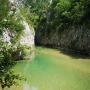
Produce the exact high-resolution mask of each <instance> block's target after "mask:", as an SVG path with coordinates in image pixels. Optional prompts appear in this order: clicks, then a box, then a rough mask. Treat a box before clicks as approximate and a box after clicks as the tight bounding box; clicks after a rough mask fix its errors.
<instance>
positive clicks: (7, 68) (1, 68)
mask: <svg viewBox="0 0 90 90" xmlns="http://www.w3.org/2000/svg"><path fill="white" fill-rule="evenodd" d="M0 42H1V43H0V84H1V87H2V88H5V87H10V86H12V85H15V84H16V80H17V79H21V77H20V76H19V75H15V74H14V73H13V71H12V70H11V69H12V67H13V66H14V65H15V63H16V62H15V59H14V58H13V56H12V53H13V52H15V51H16V48H14V47H13V46H11V45H8V44H7V43H3V42H2V41H1V40H0Z"/></svg>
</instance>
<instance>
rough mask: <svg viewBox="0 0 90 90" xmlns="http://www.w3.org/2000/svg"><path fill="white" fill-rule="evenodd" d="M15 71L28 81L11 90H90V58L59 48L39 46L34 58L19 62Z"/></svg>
mask: <svg viewBox="0 0 90 90" xmlns="http://www.w3.org/2000/svg"><path fill="white" fill-rule="evenodd" d="M14 71H15V73H19V74H21V75H23V76H24V77H25V78H26V81H24V82H23V84H22V85H21V86H18V87H12V88H11V89H9V90H90V60H89V59H80V58H79V59H76V58H72V57H70V56H67V55H64V54H62V53H60V52H59V51H57V50H53V49H47V48H40V47H39V48H37V49H36V53H35V57H34V58H33V59H32V60H26V61H20V62H18V63H17V65H16V66H15V68H14Z"/></svg>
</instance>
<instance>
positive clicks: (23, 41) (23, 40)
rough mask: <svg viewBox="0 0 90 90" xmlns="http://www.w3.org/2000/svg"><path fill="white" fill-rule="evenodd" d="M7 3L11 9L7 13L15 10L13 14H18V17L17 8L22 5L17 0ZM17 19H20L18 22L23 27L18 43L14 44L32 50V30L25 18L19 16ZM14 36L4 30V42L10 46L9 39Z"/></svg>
mask: <svg viewBox="0 0 90 90" xmlns="http://www.w3.org/2000/svg"><path fill="white" fill-rule="evenodd" d="M9 2H10V8H11V11H10V12H9V14H12V13H13V10H16V11H15V12H16V13H18V15H19V14H20V10H19V7H20V6H21V5H22V3H21V2H19V0H18V1H17V0H9ZM20 15H21V14H20ZM16 18H18V17H16ZM19 18H20V21H19V22H20V23H21V24H22V25H23V27H24V30H23V31H22V33H23V34H22V35H21V36H20V38H19V40H18V42H16V43H19V44H20V45H24V46H28V47H30V48H32V47H33V46H34V35H35V33H34V28H33V27H32V26H30V25H29V24H28V22H27V21H26V20H25V18H24V17H23V16H22V15H21V16H19ZM14 34H15V33H12V32H10V30H8V29H6V30H5V32H3V40H4V42H7V43H9V44H11V39H12V37H14V36H15V35H14Z"/></svg>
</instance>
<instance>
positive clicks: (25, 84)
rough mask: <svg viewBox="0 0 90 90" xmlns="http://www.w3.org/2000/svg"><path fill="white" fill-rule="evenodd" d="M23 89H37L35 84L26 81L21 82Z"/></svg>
mask: <svg viewBox="0 0 90 90" xmlns="http://www.w3.org/2000/svg"><path fill="white" fill-rule="evenodd" d="M23 90H38V89H37V88H36V87H35V86H30V85H29V84H28V83H27V82H26V83H24V84H23Z"/></svg>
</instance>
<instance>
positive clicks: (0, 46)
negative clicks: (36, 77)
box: [0, 0, 23, 89]
mask: <svg viewBox="0 0 90 90" xmlns="http://www.w3.org/2000/svg"><path fill="white" fill-rule="evenodd" d="M14 14H15V11H13V10H11V9H10V5H9V1H8V0H4V1H3V0H0V85H1V87H2V89H4V88H5V87H10V86H12V85H14V84H15V83H16V80H17V79H21V78H20V77H19V75H15V74H14V73H13V71H12V70H11V69H12V67H13V66H14V65H15V58H13V54H14V53H15V52H16V51H17V48H16V47H15V43H16V41H17V39H18V38H19V36H20V34H21V32H22V30H23V26H22V25H21V24H20V22H19V20H18V19H16V17H15V15H14ZM6 31H8V32H9V33H10V37H11V40H10V42H11V44H9V43H8V42H7V41H4V40H3V33H4V32H6ZM12 33H14V35H13V34H12ZM7 38H8V37H7Z"/></svg>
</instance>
